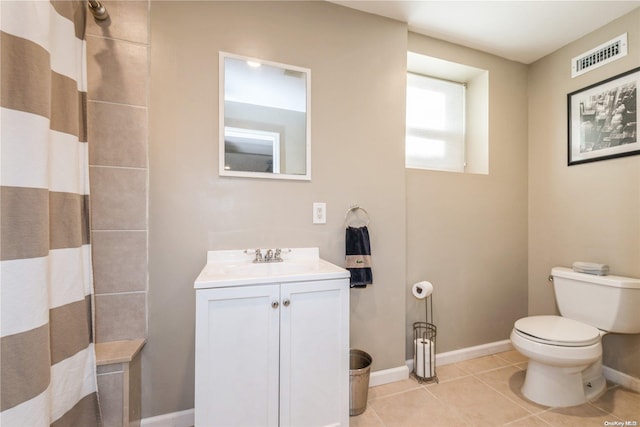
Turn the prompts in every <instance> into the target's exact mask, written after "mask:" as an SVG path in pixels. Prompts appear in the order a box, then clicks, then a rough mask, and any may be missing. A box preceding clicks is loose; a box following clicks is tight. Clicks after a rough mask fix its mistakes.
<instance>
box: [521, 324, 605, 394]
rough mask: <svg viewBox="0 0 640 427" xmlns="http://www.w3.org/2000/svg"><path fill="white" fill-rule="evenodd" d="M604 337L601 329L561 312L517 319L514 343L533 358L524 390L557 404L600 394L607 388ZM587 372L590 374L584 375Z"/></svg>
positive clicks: (530, 361)
mask: <svg viewBox="0 0 640 427" xmlns="http://www.w3.org/2000/svg"><path fill="white" fill-rule="evenodd" d="M601 341H602V334H601V332H600V331H599V330H598V329H596V328H594V327H592V326H589V325H586V324H584V323H581V322H578V321H575V320H572V319H566V318H563V317H560V316H532V317H525V318H524V319H520V320H518V321H516V323H515V325H514V328H513V331H512V332H511V343H512V344H513V347H514V348H515V349H516V350H518V351H519V352H520V353H522V354H523V355H524V356H527V357H528V358H529V364H528V366H527V373H526V376H525V381H524V384H523V386H522V394H523V395H524V396H525V397H526V398H527V399H529V400H531V401H533V402H536V403H539V404H541V405H545V406H554V407H566V406H575V405H581V404H583V403H586V402H587V401H589V400H592V399H595V398H597V397H598V396H599V395H600V394H602V393H603V392H604V391H605V390H606V382H605V379H604V376H603V375H602V368H601V367H602V363H601V360H602V343H601ZM592 366H593V368H592V369H590V370H589V369H588V368H590V367H592ZM598 367H599V368H600V369H599V370H598ZM585 372H589V373H590V375H588V376H585V375H583V374H584V373H585Z"/></svg>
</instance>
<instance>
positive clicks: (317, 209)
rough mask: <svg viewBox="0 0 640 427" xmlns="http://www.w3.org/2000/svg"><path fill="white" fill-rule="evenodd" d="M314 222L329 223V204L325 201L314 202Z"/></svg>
mask: <svg viewBox="0 0 640 427" xmlns="http://www.w3.org/2000/svg"><path fill="white" fill-rule="evenodd" d="M313 223H314V224H326V223H327V204H326V203H324V202H313Z"/></svg>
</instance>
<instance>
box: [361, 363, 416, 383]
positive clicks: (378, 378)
mask: <svg viewBox="0 0 640 427" xmlns="http://www.w3.org/2000/svg"><path fill="white" fill-rule="evenodd" d="M409 372H411V371H410V370H409V368H408V367H407V366H406V365H404V366H398V367H397V368H391V369H383V370H381V371H374V372H371V374H370V375H369V387H375V386H377V385H382V384H388V383H393V382H396V381H402V380H406V379H407V378H409Z"/></svg>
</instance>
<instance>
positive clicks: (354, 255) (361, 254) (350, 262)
mask: <svg viewBox="0 0 640 427" xmlns="http://www.w3.org/2000/svg"><path fill="white" fill-rule="evenodd" d="M345 244H346V251H345V254H346V268H347V270H349V272H350V273H351V283H350V285H351V287H352V288H366V287H367V285H368V284H371V283H373V273H372V272H371V244H370V243H369V230H368V229H367V227H355V228H354V227H347V233H346V236H345Z"/></svg>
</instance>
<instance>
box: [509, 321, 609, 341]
mask: <svg viewBox="0 0 640 427" xmlns="http://www.w3.org/2000/svg"><path fill="white" fill-rule="evenodd" d="M514 327H515V329H516V330H517V331H519V332H521V333H523V334H525V335H527V336H528V337H530V338H531V339H533V340H534V341H538V342H543V343H546V344H552V345H562V346H570V347H579V346H586V345H591V344H595V343H597V342H598V341H599V340H600V331H599V330H598V329H597V328H594V327H593V326H590V325H587V324H584V323H581V322H578V321H577V320H573V319H567V318H566V317H560V316H530V317H525V318H522V319H520V320H517V321H516V323H515V325H514Z"/></svg>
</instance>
